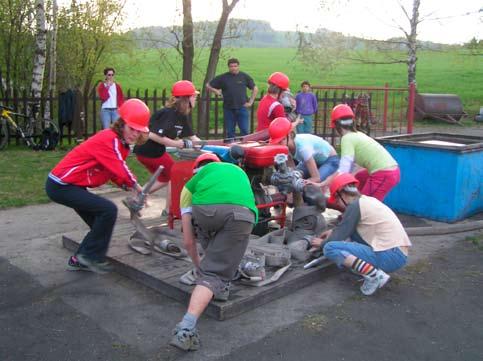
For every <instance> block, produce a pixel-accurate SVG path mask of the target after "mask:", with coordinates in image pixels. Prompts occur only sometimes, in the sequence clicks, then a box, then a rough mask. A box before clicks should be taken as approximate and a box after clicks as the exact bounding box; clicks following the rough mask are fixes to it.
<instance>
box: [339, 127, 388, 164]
mask: <svg viewBox="0 0 483 361" xmlns="http://www.w3.org/2000/svg"><path fill="white" fill-rule="evenodd" d="M340 146H341V157H344V156H350V157H354V162H355V163H356V164H358V165H360V166H361V167H364V168H366V169H367V170H368V172H369V173H374V172H376V171H378V170H381V169H386V168H391V167H394V166H397V162H396V161H395V160H394V158H393V157H392V156H391V154H389V152H388V151H387V150H386V149H385V148H384V147H383V146H382V145H381V144H379V143H378V142H377V141H375V140H374V139H372V138H371V137H369V136H367V135H366V134H364V133H361V132H350V133H347V134H346V135H344V136H343V137H342V140H341V144H340Z"/></svg>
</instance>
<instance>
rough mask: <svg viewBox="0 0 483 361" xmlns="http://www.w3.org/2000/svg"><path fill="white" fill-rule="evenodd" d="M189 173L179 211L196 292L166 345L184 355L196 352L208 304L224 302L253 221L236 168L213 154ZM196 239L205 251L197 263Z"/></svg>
mask: <svg viewBox="0 0 483 361" xmlns="http://www.w3.org/2000/svg"><path fill="white" fill-rule="evenodd" d="M193 170H194V173H195V175H194V176H193V178H191V179H190V180H189V181H188V183H186V185H185V186H184V188H183V190H182V192H181V199H180V208H181V220H182V226H183V243H184V246H185V248H186V250H187V253H188V255H189V256H190V258H191V260H192V261H193V265H194V267H195V270H196V271H195V272H194V274H195V275H196V281H195V283H196V286H195V288H194V289H193V292H192V294H191V298H190V301H189V305H188V309H187V312H186V313H185V315H184V317H183V319H182V320H181V322H179V323H178V324H177V325H176V328H175V329H174V331H173V337H172V338H171V340H170V344H171V345H173V346H175V347H178V348H180V349H182V350H185V351H194V350H197V349H198V348H199V347H200V340H199V336H198V332H197V330H196V323H197V321H198V319H199V317H200V316H201V314H202V313H203V311H204V310H205V309H206V307H207V306H208V304H209V303H210V301H211V300H212V299H213V298H214V299H216V300H218V301H226V300H227V299H228V297H229V292H230V285H231V280H232V279H233V278H234V276H235V273H236V271H237V269H238V266H239V265H240V261H241V259H242V257H243V255H244V254H245V251H246V248H247V246H248V240H249V237H250V233H251V231H252V229H253V225H254V224H256V223H257V219H258V210H257V207H256V205H255V196H254V194H253V190H252V187H251V185H250V181H249V179H248V176H247V175H246V173H245V172H244V171H243V170H242V169H241V168H240V167H238V166H236V165H234V164H231V163H222V162H220V161H219V160H218V158H217V157H216V155H214V154H202V155H200V156H199V157H198V158H197V159H196V161H195V164H194V167H193ZM195 237H196V238H195ZM196 239H197V240H198V241H199V243H200V244H201V247H202V248H203V249H204V257H203V258H202V259H200V257H199V255H198V251H197V247H196Z"/></svg>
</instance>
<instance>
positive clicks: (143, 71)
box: [0, 48, 483, 245]
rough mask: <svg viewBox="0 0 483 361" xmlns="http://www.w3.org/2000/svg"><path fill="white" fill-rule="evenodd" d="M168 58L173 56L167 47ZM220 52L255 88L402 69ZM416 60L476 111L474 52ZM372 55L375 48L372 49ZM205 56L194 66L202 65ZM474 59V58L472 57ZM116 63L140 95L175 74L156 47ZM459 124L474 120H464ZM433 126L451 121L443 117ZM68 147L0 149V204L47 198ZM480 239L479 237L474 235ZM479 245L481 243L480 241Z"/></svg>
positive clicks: (286, 53) (285, 52)
mask: <svg viewBox="0 0 483 361" xmlns="http://www.w3.org/2000/svg"><path fill="white" fill-rule="evenodd" d="M169 56H170V57H171V59H172V60H173V61H178V65H177V67H178V68H180V65H181V64H180V63H179V60H177V58H176V56H175V53H174V52H170V54H169ZM224 56H225V58H228V57H232V56H234V57H237V58H239V59H240V62H241V69H242V70H243V71H245V72H247V73H249V74H250V75H251V76H252V77H253V78H254V80H255V82H256V83H257V85H258V86H259V88H260V89H261V90H266V83H265V82H266V79H267V77H268V75H269V74H271V73H272V72H274V71H283V72H285V73H287V74H288V75H289V77H290V79H291V83H292V89H295V90H297V89H298V85H299V84H300V82H301V81H303V80H305V79H308V80H309V81H310V82H311V83H312V84H314V85H317V84H319V85H360V86H382V85H384V84H385V83H388V84H389V85H390V86H391V87H405V86H406V78H407V69H406V66H405V65H403V64H397V65H378V66H376V65H362V64H354V63H341V64H340V66H339V67H337V68H336V69H335V70H334V71H332V72H323V71H320V72H314V71H313V70H310V69H309V68H307V67H306V66H304V65H303V64H301V63H300V62H299V61H298V60H296V58H295V50H294V49H249V48H242V49H225V50H224ZM418 57H419V60H418V64H417V79H418V90H419V91H420V92H427V93H452V94H458V95H459V96H460V97H461V99H462V101H463V104H464V109H465V110H466V111H467V112H468V113H470V114H473V113H476V112H478V111H479V107H480V106H481V105H483V104H482V100H483V87H481V84H480V83H481V80H482V79H483V62H481V59H477V58H476V57H471V56H466V55H462V54H461V53H460V52H456V51H453V52H428V51H426V52H424V51H422V52H419V54H418ZM225 58H223V59H221V60H220V62H219V65H218V72H217V73H221V72H224V71H226V64H225V60H224V59H225ZM374 58H377V54H374ZM206 60H207V59H206V58H205V59H202V61H201V64H200V65H199V68H200V69H202V70H203V71H204V70H205V69H206ZM478 60H479V61H478ZM110 65H113V66H115V67H116V69H117V76H118V81H119V82H120V83H121V84H122V85H123V88H124V89H126V90H127V89H129V88H131V89H132V90H134V91H135V90H136V89H138V88H139V89H140V91H141V95H143V94H144V90H145V89H148V90H149V91H150V94H151V93H152V91H153V90H154V89H158V91H160V90H161V89H164V88H166V89H168V90H169V89H170V87H171V84H172V83H173V82H174V81H176V80H178V79H177V77H175V76H173V75H170V74H169V72H167V71H166V70H164V69H162V68H161V66H160V61H159V53H158V52H157V51H156V50H145V51H136V53H135V55H133V54H129V55H127V54H117V55H114V56H113V58H112V63H111V64H110ZM202 76H203V74H202V72H201V71H195V74H194V82H195V84H196V85H197V86H198V87H199V86H200V85H201V82H202V80H203V78H202ZM462 123H463V125H466V126H470V125H474V122H472V121H471V120H465V121H463V122H462ZM425 125H428V126H434V125H435V123H434V122H429V121H427V122H421V123H418V124H417V126H425ZM437 125H438V126H448V127H454V126H453V125H449V124H448V125H447V124H446V123H444V122H438V123H437ZM68 150H69V149H68V148H64V149H60V150H56V151H53V152H34V151H31V150H29V149H27V148H26V147H23V146H9V147H8V148H7V149H6V150H3V151H1V152H0V167H1V169H2V172H1V173H0V209H5V208H10V207H20V206H24V205H28V204H40V203H45V202H48V198H47V196H46V195H45V192H44V183H45V179H46V177H47V174H48V173H49V171H50V170H51V169H52V168H53V167H54V166H55V164H56V163H57V162H58V161H59V160H60V159H61V158H62V157H63V156H64V155H65V154H66V152H67V151H68ZM128 165H129V167H130V168H131V169H132V170H133V172H134V174H136V175H137V176H138V178H139V181H140V182H141V183H144V182H145V181H146V180H147V178H148V173H147V171H146V170H145V169H144V167H142V166H141V165H140V164H139V163H138V162H137V161H136V159H135V158H134V157H129V158H128ZM479 242H480V241H479ZM480 245H481V243H480Z"/></svg>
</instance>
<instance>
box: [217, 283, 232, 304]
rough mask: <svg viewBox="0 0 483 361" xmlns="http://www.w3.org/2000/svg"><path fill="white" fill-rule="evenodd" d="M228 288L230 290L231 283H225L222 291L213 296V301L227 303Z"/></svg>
mask: <svg viewBox="0 0 483 361" xmlns="http://www.w3.org/2000/svg"><path fill="white" fill-rule="evenodd" d="M230 288H231V282H226V283H225V287H223V290H221V291H220V292H218V293H217V294H216V295H214V297H213V299H214V300H215V301H222V302H226V301H228V297H230Z"/></svg>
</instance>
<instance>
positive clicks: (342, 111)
mask: <svg viewBox="0 0 483 361" xmlns="http://www.w3.org/2000/svg"><path fill="white" fill-rule="evenodd" d="M349 118H350V119H354V118H355V116H354V112H353V111H352V108H351V107H350V106H348V105H347V104H338V105H336V106H335V107H334V109H332V113H330V127H331V128H335V123H336V122H337V121H338V120H340V119H349Z"/></svg>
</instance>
